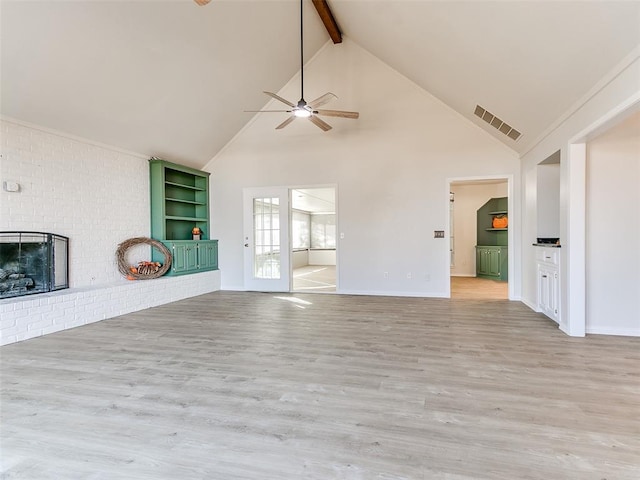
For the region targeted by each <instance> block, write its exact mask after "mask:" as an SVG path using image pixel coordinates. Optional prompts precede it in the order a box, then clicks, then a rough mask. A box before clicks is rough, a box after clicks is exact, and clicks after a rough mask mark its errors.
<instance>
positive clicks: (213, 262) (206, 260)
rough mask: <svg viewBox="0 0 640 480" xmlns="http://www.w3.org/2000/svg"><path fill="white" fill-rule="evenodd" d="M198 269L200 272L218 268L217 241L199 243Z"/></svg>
mask: <svg viewBox="0 0 640 480" xmlns="http://www.w3.org/2000/svg"><path fill="white" fill-rule="evenodd" d="M198 268H199V269H200V270H215V269H217V268H218V241H217V240H210V241H204V242H199V243H198Z"/></svg>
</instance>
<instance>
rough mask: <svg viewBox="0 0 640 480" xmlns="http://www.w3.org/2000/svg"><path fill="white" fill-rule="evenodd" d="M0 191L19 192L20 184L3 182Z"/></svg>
mask: <svg viewBox="0 0 640 480" xmlns="http://www.w3.org/2000/svg"><path fill="white" fill-rule="evenodd" d="M2 189H3V190H4V191H5V192H19V191H20V184H19V183H18V182H10V181H4V182H2Z"/></svg>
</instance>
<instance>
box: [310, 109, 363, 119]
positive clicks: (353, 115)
mask: <svg viewBox="0 0 640 480" xmlns="http://www.w3.org/2000/svg"><path fill="white" fill-rule="evenodd" d="M316 112H317V114H318V115H324V116H326V117H342V118H352V119H354V120H355V119H356V118H359V117H360V113H358V112H345V111H344V110H316Z"/></svg>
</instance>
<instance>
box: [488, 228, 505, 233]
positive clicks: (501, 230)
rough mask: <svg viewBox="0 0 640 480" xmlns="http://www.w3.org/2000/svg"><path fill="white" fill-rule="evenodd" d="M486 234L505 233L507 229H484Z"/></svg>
mask: <svg viewBox="0 0 640 480" xmlns="http://www.w3.org/2000/svg"><path fill="white" fill-rule="evenodd" d="M485 230H486V231H487V232H506V231H507V230H509V229H508V228H485Z"/></svg>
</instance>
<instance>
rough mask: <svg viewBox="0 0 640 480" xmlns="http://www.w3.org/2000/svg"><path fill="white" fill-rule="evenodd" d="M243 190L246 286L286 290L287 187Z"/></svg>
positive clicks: (288, 270) (278, 290) (287, 264)
mask: <svg viewBox="0 0 640 480" xmlns="http://www.w3.org/2000/svg"><path fill="white" fill-rule="evenodd" d="M243 193H244V286H245V289H246V290H253V291H261V292H288V291H289V290H290V263H289V190H288V189H287V188H284V187H264V188H245V189H244V191H243Z"/></svg>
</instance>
